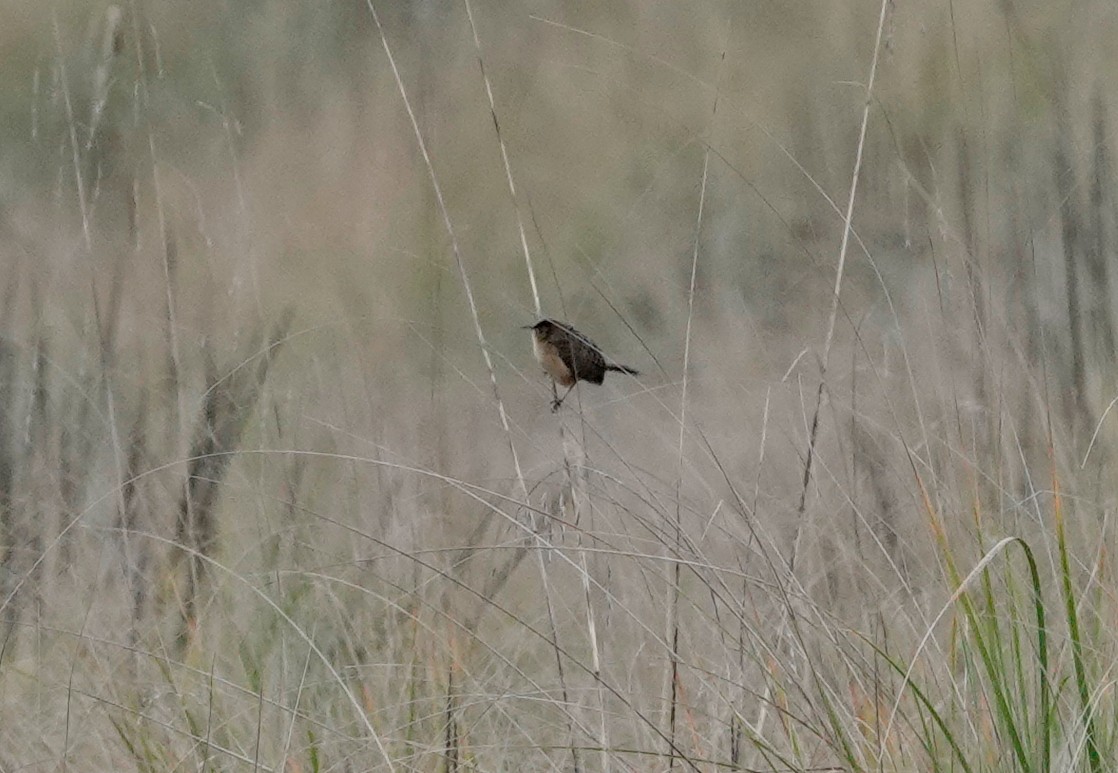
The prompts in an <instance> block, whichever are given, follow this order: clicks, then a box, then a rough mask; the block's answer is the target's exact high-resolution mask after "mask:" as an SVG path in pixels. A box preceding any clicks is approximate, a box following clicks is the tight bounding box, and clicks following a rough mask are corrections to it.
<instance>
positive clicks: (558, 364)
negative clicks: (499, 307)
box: [524, 319, 640, 413]
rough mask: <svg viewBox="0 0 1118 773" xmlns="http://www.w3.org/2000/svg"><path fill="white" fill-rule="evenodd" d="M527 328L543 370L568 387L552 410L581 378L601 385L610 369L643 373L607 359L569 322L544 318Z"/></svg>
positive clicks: (635, 374) (634, 373)
mask: <svg viewBox="0 0 1118 773" xmlns="http://www.w3.org/2000/svg"><path fill="white" fill-rule="evenodd" d="M524 329H525V330H531V331H532V353H533V354H535V355H536V361H537V362H539V364H540V365H542V366H543V370H544V373H546V374H547V375H549V376H551V379H552V380H553V381H554V382H555V383H556V384H558V385H559V386H565V387H566V388H567V391H566V392H564V393H563V396H562V397H556V398H555V401H554V402H553V403H552V404H551V411H552V413H554V412H555V411H557V410H559V406H560V405H562V404H563V401H564V400H565V399H567V395H569V394H570V393H571V390H572V389H574V386H575V384H577V383H578V382H579V381H589V382H590V383H591V384H601V383H602V381H603V380H604V379H605V377H606V371H607V370H613V371H617V372H618V373H628V374H629V375H630V376H639V375H640V371H638V370H636V369H634V368H630V367H627V366H625V365H615V364H614V363H612V362H607V361H606V358H605V355H603V354H602V350H601V349H599V348H598V345H597V344H595V343H594V342H593V341H591V340H590V339H589V338H587V337H586V336H584V335H583V334H582V333H580V332H578V331H577V330H575V329H574V328H573V327H571V326H570V325H564V324H563V323H562V322H556V321H555V320H553V319H541V320H540V321H539V322H537V323H536V324H534V325H525V326H524Z"/></svg>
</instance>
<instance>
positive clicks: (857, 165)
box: [788, 0, 890, 574]
mask: <svg viewBox="0 0 1118 773" xmlns="http://www.w3.org/2000/svg"><path fill="white" fill-rule="evenodd" d="M889 6H890V2H889V0H881V10H880V11H879V13H878V19H877V35H876V38H875V40H874V45H873V59H872V60H871V62H870V75H869V79H868V80H867V81H866V99H865V104H864V105H863V108H862V123H861V127H860V128H859V130H858V147H857V151H856V153H855V156H854V170H853V172H852V173H851V176H850V195H849V196H848V197H847V199H846V214H845V215H844V216H843V228H842V243H841V244H840V245H839V255H838V265H837V266H836V267H835V284H834V290H833V291H832V293H831V311H830V314H829V315H828V317H827V335H826V337H825V338H824V340H823V356H822V358H821V362H820V367H819V389H818V391H817V392H816V395H815V410H814V411H813V413H812V418H811V429H810V431H809V433H808V441H807V453H806V456H805V459H804V474H803V482H802V485H801V487H800V501H799V504H798V505H797V507H796V513H797V516H798V519H799V523H797V524H796V536H795V539H794V540H793V541H792V553H791V555H790V556H789V559H788V571H789V572H791V573H793V574H794V573H795V571H796V551H797V546H798V545H799V541H800V535H801V534H802V532H803V529H804V523H803V520H804V514H805V512H806V509H807V493H808V489H809V488H810V486H811V468H812V463H813V461H814V459H815V441H816V438H817V436H818V433H819V413H820V411H821V409H822V407H823V396H824V394H825V392H826V389H827V366H828V364H829V363H830V360H831V346H832V345H833V343H834V337H835V324H836V322H837V321H838V310H839V298H840V297H841V295H842V282H843V278H844V276H845V271H846V252H847V247H848V245H849V244H850V235H851V233H852V232H853V225H852V224H853V221H854V201H855V198H856V196H857V194H858V180H859V178H860V177H861V173H862V154H863V152H864V150H865V146H866V130H867V129H868V128H869V122H870V107H871V106H872V104H873V99H872V98H873V88H874V83H875V82H876V80H877V64H878V60H879V57H880V54H881V39H882V36H883V34H884V32H885V19H886V17H887V15H888V13H889Z"/></svg>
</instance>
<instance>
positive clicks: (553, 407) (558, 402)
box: [551, 383, 575, 413]
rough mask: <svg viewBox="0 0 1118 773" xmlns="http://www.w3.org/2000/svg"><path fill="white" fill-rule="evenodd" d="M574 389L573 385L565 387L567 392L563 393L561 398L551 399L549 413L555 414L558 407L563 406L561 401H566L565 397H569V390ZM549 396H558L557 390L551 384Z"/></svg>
mask: <svg viewBox="0 0 1118 773" xmlns="http://www.w3.org/2000/svg"><path fill="white" fill-rule="evenodd" d="M574 388H575V387H574V384H571V385H570V386H569V387H567V391H566V392H564V393H563V396H562V397H553V399H552V401H551V412H552V413H555V412H557V411H558V410H559V406H561V405H562V404H563V401H564V400H566V399H567V395H569V394H570V393H571V390H572V389H574ZM551 394H552V395H557V394H558V390H557V389H556V388H555V384H554V383H552V385H551Z"/></svg>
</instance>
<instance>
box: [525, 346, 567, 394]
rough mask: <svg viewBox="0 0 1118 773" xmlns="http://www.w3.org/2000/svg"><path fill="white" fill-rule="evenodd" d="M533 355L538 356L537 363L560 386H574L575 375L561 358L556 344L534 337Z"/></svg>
mask: <svg viewBox="0 0 1118 773" xmlns="http://www.w3.org/2000/svg"><path fill="white" fill-rule="evenodd" d="M532 353H533V354H535V355H536V361H537V362H539V364H540V365H542V366H543V370H544V373H546V374H547V375H549V376H551V378H552V379H554V380H555V382H556V383H557V384H559V386H565V387H569V386H574V383H575V378H574V375H573V374H572V373H571V369H570V368H568V367H567V365H566V363H564V362H563V358H562V357H560V356H559V352H558V350H557V349H556V348H555V344H552V343H548V342H547V341H541V340H540V339H539V338H537V337H536V336H534V335H533V336H532Z"/></svg>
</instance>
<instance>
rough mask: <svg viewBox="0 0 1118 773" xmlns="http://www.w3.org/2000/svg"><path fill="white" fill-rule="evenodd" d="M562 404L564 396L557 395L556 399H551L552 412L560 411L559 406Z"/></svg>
mask: <svg viewBox="0 0 1118 773" xmlns="http://www.w3.org/2000/svg"><path fill="white" fill-rule="evenodd" d="M562 405H563V398H561V397H556V398H555V399H554V400H552V401H551V412H552V413H558V412H559V408H560V406H562Z"/></svg>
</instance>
